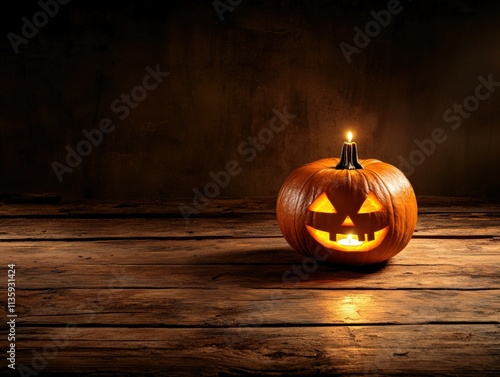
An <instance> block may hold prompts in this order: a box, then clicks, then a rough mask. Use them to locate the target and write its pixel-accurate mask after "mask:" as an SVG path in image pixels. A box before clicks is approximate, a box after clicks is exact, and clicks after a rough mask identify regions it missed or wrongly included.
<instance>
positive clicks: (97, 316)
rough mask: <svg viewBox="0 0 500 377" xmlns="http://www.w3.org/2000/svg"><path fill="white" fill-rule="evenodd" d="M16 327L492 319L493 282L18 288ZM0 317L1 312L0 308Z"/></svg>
mask: <svg viewBox="0 0 500 377" xmlns="http://www.w3.org/2000/svg"><path fill="white" fill-rule="evenodd" d="M16 300H17V302H18V311H19V317H18V319H17V320H16V321H17V323H18V324H19V325H21V324H26V325H29V326H33V325H39V324H50V325H54V324H59V325H64V324H66V323H67V322H75V323H78V324H93V325H96V324H99V325H114V324H117V323H119V324H120V325H121V326H144V325H147V326H155V325H162V326H194V327H225V326H232V327H235V326H255V325H259V326H262V325H272V326H291V325H309V326H311V325H312V326H318V325H328V324H416V323H430V322H434V323H457V322H462V323H465V322H471V321H472V322H475V323H498V324H500V288H499V289H496V290H484V291H481V290H479V291H457V290H447V291H433V290H417V291H411V290H410V291H404V290H393V291H382V290H379V291H377V290H362V291H352V290H348V289H347V290H332V291H328V290H309V289H301V290H293V289H286V290H285V289H281V290H280V289H239V290H238V291H235V290H234V289H212V290H203V291H200V290H197V289H192V290H190V289H184V290H180V289H57V290H41V291H39V290H33V291H32V290H30V291H26V290H20V291H18V294H17V297H16ZM0 315H2V316H3V317H4V318H6V315H7V312H6V308H5V307H2V308H1V310H0Z"/></svg>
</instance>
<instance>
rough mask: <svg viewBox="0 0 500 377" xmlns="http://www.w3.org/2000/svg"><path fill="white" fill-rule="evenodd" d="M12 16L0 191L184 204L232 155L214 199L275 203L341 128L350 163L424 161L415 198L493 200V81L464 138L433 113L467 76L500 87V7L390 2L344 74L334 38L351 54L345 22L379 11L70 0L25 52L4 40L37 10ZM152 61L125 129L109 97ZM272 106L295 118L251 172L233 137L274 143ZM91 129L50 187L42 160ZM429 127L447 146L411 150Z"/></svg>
mask: <svg viewBox="0 0 500 377" xmlns="http://www.w3.org/2000/svg"><path fill="white" fill-rule="evenodd" d="M221 2H222V3H227V2H226V1H221ZM232 3H233V4H236V3H238V1H234V0H233V1H232ZM9 5H10V6H11V8H10V9H9V10H5V11H4V12H3V14H2V30H3V33H2V40H1V42H0V68H1V69H0V75H1V84H2V90H1V93H0V106H1V112H0V193H42V192H56V193H61V194H62V195H63V198H64V199H67V200H70V199H86V198H88V199H144V198H151V199H167V198H190V197H192V196H193V188H199V189H201V190H203V188H204V186H205V185H206V184H207V183H208V182H210V181H212V178H211V177H210V175H209V173H210V172H211V171H214V172H218V171H220V170H222V169H225V168H226V165H227V163H228V162H229V161H232V160H235V161H237V162H238V164H239V166H240V167H241V172H240V173H239V174H238V175H235V176H234V177H232V179H231V182H230V183H229V184H228V185H227V187H225V188H224V189H222V190H220V196H260V195H276V194H277V191H278V190H279V187H280V185H281V183H282V181H283V180H284V179H285V177H286V176H287V175H288V174H289V173H290V172H291V171H292V170H293V169H295V168H297V167H298V166H300V165H301V164H304V163H306V162H309V161H313V160H316V159H319V158H323V157H328V156H337V155H338V153H339V151H340V147H341V143H342V141H343V140H344V139H345V133H346V131H347V130H352V131H353V132H354V134H355V140H356V141H357V142H358V145H359V148H360V157H362V158H365V157H372V158H378V159H381V160H383V161H385V162H389V163H392V164H394V165H396V166H399V165H400V163H401V161H402V160H401V158H404V159H406V160H411V161H413V165H417V164H420V165H419V166H413V167H408V166H407V167H403V170H405V171H406V172H407V173H411V174H409V179H410V181H411V182H412V184H413V185H414V188H415V191H416V192H417V194H420V195H424V194H427V195H428V194H433V195H451V196H458V195H472V196H498V192H499V191H500V174H499V170H498V165H497V160H498V159H497V153H498V151H499V147H498V145H499V143H500V128H499V125H500V109H499V105H500V87H498V88H495V87H493V88H492V93H490V96H489V98H487V99H484V100H480V101H477V104H475V103H474V100H473V99H469V102H470V103H469V105H468V106H469V107H471V106H472V107H477V109H475V110H474V111H471V112H470V115H468V118H464V119H463V120H461V121H460V122H461V123H460V126H459V127H458V128H456V129H453V128H452V126H453V125H458V121H449V122H447V121H445V120H444V119H443V114H444V113H445V112H446V110H447V109H448V108H451V107H453V105H454V104H455V103H457V104H462V103H463V101H464V99H466V98H467V97H468V96H470V95H474V93H475V89H476V87H477V86H478V85H479V84H480V81H478V77H479V76H482V77H484V78H485V79H487V78H488V75H490V74H491V75H492V79H493V80H494V81H500V49H499V41H500V28H499V26H498V25H499V24H498V20H499V17H500V5H499V3H498V2H495V1H472V0H471V1H423V0H421V1H401V6H402V8H403V10H402V11H401V12H400V13H398V14H393V15H392V16H391V20H390V22H389V23H388V25H387V26H386V27H381V31H380V33H378V34H377V35H375V36H374V37H373V38H371V42H370V43H369V44H368V45H367V46H366V47H364V48H360V51H359V53H354V54H352V55H351V56H350V58H351V62H350V63H348V62H347V61H346V58H345V56H344V54H343V53H342V50H341V48H340V47H339V44H340V43H342V42H346V43H349V44H350V45H354V37H355V31H354V29H353V28H354V27H359V28H361V29H364V28H365V25H366V24H367V23H368V22H370V21H372V20H373V16H372V15H371V14H370V11H372V10H374V11H380V10H384V9H387V1H361V0H360V1H316V2H312V1H309V2H308V1H250V0H247V1H243V2H241V4H239V5H236V6H234V7H232V8H233V9H232V10H231V11H229V10H228V11H226V12H224V13H223V15H222V16H223V18H224V19H223V20H221V18H220V17H219V15H218V14H217V12H216V10H215V8H214V5H213V2H212V1H209V0H207V1H175V2H171V3H170V2H166V1H152V0H145V1H108V2H104V1H79V0H72V1H70V2H69V3H68V4H66V5H60V6H59V10H58V12H57V14H56V15H55V16H54V17H49V19H48V22H47V23H46V25H45V26H43V27H40V28H39V29H40V30H39V32H38V33H37V35H36V36H34V37H33V38H27V39H28V43H23V44H20V45H19V46H18V48H19V53H15V52H14V49H13V47H12V44H11V42H9V39H8V38H7V34H8V33H9V32H14V33H16V34H18V35H20V36H22V26H23V22H24V21H23V20H22V19H21V17H23V16H25V17H27V19H28V20H32V18H33V15H34V14H35V13H36V12H38V11H40V9H41V8H40V5H39V4H38V3H37V2H36V1H29V2H28V1H24V2H17V3H15V4H13V2H11V3H9ZM41 20H42V21H43V19H41ZM157 65H159V68H160V70H161V71H166V72H169V76H168V77H165V78H163V81H162V82H161V83H159V84H158V86H157V88H156V89H153V90H151V91H148V92H147V97H146V98H145V99H144V100H143V101H142V102H140V103H138V104H137V107H136V108H135V109H132V110H130V113H129V114H128V116H126V117H123V118H124V119H120V115H124V112H116V111H113V110H112V109H111V104H112V103H113V101H115V100H116V99H117V98H120V96H121V94H122V93H128V94H130V92H131V91H132V90H133V89H134V88H135V87H136V86H138V85H141V84H142V81H143V78H144V77H145V75H146V74H147V71H146V70H145V67H146V66H150V67H152V68H155V67H157ZM152 82H153V81H151V83H152ZM137 90H138V91H137V92H136V94H137V93H140V89H137ZM483 91H484V92H481V93H482V94H483V96H484V93H487V91H486V90H485V89H483ZM284 107H286V110H287V111H288V112H289V113H290V114H294V115H295V118H293V119H290V121H289V123H288V124H287V125H286V127H285V128H284V130H283V131H281V132H279V133H276V132H275V133H274V134H273V140H272V141H270V142H269V144H267V145H264V146H263V148H262V150H259V151H257V150H256V152H255V156H254V157H255V158H254V159H253V161H251V162H248V161H246V159H250V157H253V154H252V152H250V151H248V146H247V145H244V146H243V147H240V151H238V149H239V146H240V144H241V143H242V142H244V141H245V140H247V138H248V137H251V136H255V135H258V134H259V132H264V133H263V134H261V135H262V136H266V137H268V138H269V137H270V134H269V132H267V131H261V130H262V129H263V128H264V127H269V126H270V121H271V120H272V119H273V117H274V116H275V113H274V112H273V109H277V110H279V111H281V112H283V109H284ZM103 118H109V119H111V121H112V122H113V124H114V125H115V129H114V130H113V131H112V132H111V133H109V134H106V135H104V137H103V140H102V142H101V143H100V144H99V145H98V146H95V147H93V150H92V152H91V153H90V154H89V155H88V156H86V157H83V158H82V161H81V162H80V164H79V165H78V166H76V167H75V168H74V169H73V171H72V172H71V173H69V172H67V173H64V174H63V175H62V182H59V180H58V177H57V176H56V174H55V173H54V170H53V166H52V164H53V162H54V161H58V162H60V163H63V164H66V162H65V159H66V154H67V150H66V149H65V148H66V147H67V146H71V147H72V148H75V149H76V148H77V145H78V143H79V142H80V141H81V140H83V139H84V138H85V137H84V136H83V134H82V131H83V130H90V129H92V128H95V127H98V126H99V122H100V121H101V120H102V119H103ZM280 124H281V123H280V122H279V121H278V122H276V127H279V126H280ZM436 128H442V129H443V131H442V132H443V133H444V134H445V135H446V140H445V141H444V142H442V143H440V144H436V145H435V148H434V149H435V150H432V149H433V148H432V146H431V145H429V143H427V144H426V145H427V148H428V150H427V154H423V152H415V150H418V147H417V144H416V142H415V140H416V139H418V140H420V141H422V140H424V139H428V138H431V136H432V133H433V132H438V131H433V130H435V129H436ZM266 132H267V133H266ZM444 137H445V136H442V138H444ZM243 150H245V151H246V152H244V153H240V152H243ZM412 153H413V154H412ZM413 170H414V171H413Z"/></svg>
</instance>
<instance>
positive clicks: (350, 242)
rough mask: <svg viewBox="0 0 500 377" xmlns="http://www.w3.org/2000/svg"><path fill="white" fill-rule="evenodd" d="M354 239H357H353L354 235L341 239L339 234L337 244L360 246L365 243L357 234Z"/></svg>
mask: <svg viewBox="0 0 500 377" xmlns="http://www.w3.org/2000/svg"><path fill="white" fill-rule="evenodd" d="M354 237H355V238H352V234H348V235H347V237H342V238H341V239H339V234H337V242H338V243H339V244H341V245H343V246H359V245H361V244H362V243H363V241H360V240H359V237H358V235H357V234H355V235H354Z"/></svg>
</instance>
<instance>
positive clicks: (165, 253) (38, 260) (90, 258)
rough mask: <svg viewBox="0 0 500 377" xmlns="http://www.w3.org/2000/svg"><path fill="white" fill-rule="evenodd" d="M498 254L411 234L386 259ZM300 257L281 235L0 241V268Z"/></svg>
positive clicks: (437, 260) (482, 261)
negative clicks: (196, 238) (393, 255)
mask: <svg viewBox="0 0 500 377" xmlns="http://www.w3.org/2000/svg"><path fill="white" fill-rule="evenodd" d="M499 256H500V240H498V239H478V240H470V239H466V240H460V239H412V240H411V241H410V243H409V244H408V246H407V247H406V248H405V249H404V250H403V251H401V252H400V253H399V254H397V255H396V256H395V257H393V258H392V259H391V260H390V263H391V265H445V267H444V268H445V269H446V268H448V269H449V268H451V267H452V266H454V267H453V268H456V269H463V268H464V267H467V266H468V265H470V266H474V265H476V266H479V265H490V266H495V265H496V266H498V264H499V263H500V258H499ZM304 259H305V257H304V256H302V255H299V254H298V253H296V252H295V251H294V250H293V249H292V248H291V247H290V246H289V245H288V244H287V243H286V241H285V240H284V239H283V238H281V237H280V238H269V239H261V238H241V239H201V240H119V241H95V242H84V241H75V242H53V241H45V242H8V243H0V267H3V266H5V265H6V264H8V263H15V264H17V265H18V267H19V268H27V269H32V268H36V267H39V266H42V265H45V266H53V267H57V266H62V265H64V266H67V267H70V266H72V265H81V266H84V267H85V268H93V267H94V266H103V265H106V266H115V267H119V266H123V265H152V266H159V265H202V264H204V265H214V264H216V265H220V264H240V265H264V264H272V265H282V266H281V267H279V269H280V270H281V271H285V270H286V269H287V268H291V267H292V265H294V264H299V265H301V264H302V263H303V262H304ZM306 262H307V260H306ZM331 271H335V270H331Z"/></svg>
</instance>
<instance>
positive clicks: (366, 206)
mask: <svg viewBox="0 0 500 377" xmlns="http://www.w3.org/2000/svg"><path fill="white" fill-rule="evenodd" d="M384 209H385V208H384V206H383V205H382V203H380V201H379V200H378V199H377V197H376V196H375V194H374V193H373V192H370V194H368V197H367V198H366V199H365V201H364V202H363V204H362V205H361V208H360V209H359V212H358V213H370V212H377V211H383V210H384Z"/></svg>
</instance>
